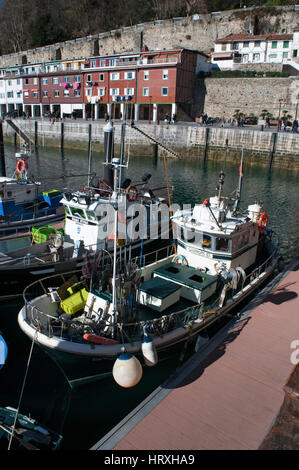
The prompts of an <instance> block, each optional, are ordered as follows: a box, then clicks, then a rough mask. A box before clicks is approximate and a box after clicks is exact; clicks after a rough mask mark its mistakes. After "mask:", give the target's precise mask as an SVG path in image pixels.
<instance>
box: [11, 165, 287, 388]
mask: <svg viewBox="0 0 299 470" xmlns="http://www.w3.org/2000/svg"><path fill="white" fill-rule="evenodd" d="M115 171H118V164H117V162H116V163H115ZM241 181H242V176H241V175H240V178H239V185H238V188H237V190H236V192H235V195H234V197H224V196H223V194H222V192H223V191H222V189H223V188H222V186H223V184H224V172H223V171H222V172H220V174H219V186H218V188H217V193H216V195H215V196H213V197H208V198H206V199H205V200H204V201H203V202H202V203H199V204H196V205H195V206H194V207H193V209H192V210H190V209H188V210H186V209H184V208H183V209H179V210H177V211H175V213H174V214H173V215H172V216H171V220H172V224H173V231H174V238H175V239H176V244H175V245H174V246H172V247H167V248H160V249H158V250H156V251H155V252H153V253H149V254H147V255H145V256H143V257H142V263H140V258H138V257H137V258H133V257H131V258H128V259H125V258H124V257H122V256H121V253H119V252H118V251H117V245H116V242H115V240H114V257H113V258H112V259H111V262H110V263H108V262H107V263H106V264H105V265H103V266H102V268H101V270H96V269H91V270H90V271H89V272H87V271H86V270H85V271H83V272H82V275H80V272H78V273H76V274H75V273H74V272H72V273H69V274H68V275H64V276H63V278H62V277H58V276H56V277H55V276H54V277H53V276H52V277H48V278H45V279H43V280H41V281H40V282H39V283H33V284H32V285H30V286H28V287H27V288H26V289H25V291H24V295H23V296H24V302H25V304H24V306H23V308H22V309H21V310H20V312H19V315H18V321H19V325H20V327H21V329H22V330H23V332H24V333H25V334H26V335H28V336H29V337H30V338H32V339H33V338H35V341H36V342H37V343H38V344H39V345H40V346H41V347H42V348H44V349H45V350H46V351H47V352H48V353H49V354H50V356H51V357H52V358H53V359H54V360H55V361H56V363H57V364H58V365H59V367H60V368H61V370H62V371H63V372H64V374H65V376H66V377H67V379H68V381H69V383H70V384H71V386H75V385H76V384H79V383H82V382H84V381H87V380H92V378H101V377H106V376H107V374H108V375H110V376H112V375H113V377H114V379H115V380H116V382H117V383H118V384H119V385H120V386H122V387H131V386H134V385H136V384H137V383H138V382H139V381H140V379H141V376H142V370H143V369H142V367H143V366H154V365H155V364H157V362H158V361H159V360H162V358H163V357H165V356H166V355H169V354H170V353H171V352H172V351H173V350H174V349H177V348H185V347H186V345H188V346H189V345H192V344H193V346H194V347H195V348H196V349H198V348H199V347H200V343H201V342H202V341H205V340H206V338H207V335H208V331H209V328H210V327H211V325H212V324H214V323H215V322H217V321H218V320H220V319H222V318H223V317H224V316H226V315H228V314H233V313H234V312H237V311H238V306H240V304H241V303H243V302H244V301H246V300H247V299H248V298H249V296H251V295H253V293H254V292H256V290H257V289H258V288H260V287H261V286H262V285H263V284H264V283H265V282H266V281H267V280H268V279H269V277H270V276H271V275H272V274H273V272H274V270H275V268H276V266H277V263H278V260H279V242H278V239H277V236H276V235H275V233H274V232H273V231H272V230H271V229H270V228H269V227H268V216H267V213H266V211H265V210H264V209H263V206H262V203H261V202H254V204H251V205H249V206H248V207H247V208H246V209H244V210H242V209H241V208H240V194H241ZM117 225H118V217H117V210H116V211H115V230H117Z"/></svg>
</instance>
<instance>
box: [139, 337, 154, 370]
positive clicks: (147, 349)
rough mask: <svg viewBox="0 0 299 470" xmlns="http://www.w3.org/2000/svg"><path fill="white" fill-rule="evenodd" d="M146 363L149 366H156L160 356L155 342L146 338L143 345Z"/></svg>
mask: <svg viewBox="0 0 299 470" xmlns="http://www.w3.org/2000/svg"><path fill="white" fill-rule="evenodd" d="M141 350H142V354H143V357H144V362H145V364H146V365H147V366H155V365H156V364H157V362H158V354H157V350H156V348H155V345H154V343H153V340H152V339H150V338H149V337H148V336H145V337H144V339H143V341H142V343H141Z"/></svg>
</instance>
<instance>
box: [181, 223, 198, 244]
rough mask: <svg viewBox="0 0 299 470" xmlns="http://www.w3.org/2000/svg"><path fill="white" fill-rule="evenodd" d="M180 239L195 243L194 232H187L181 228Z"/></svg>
mask: <svg viewBox="0 0 299 470" xmlns="http://www.w3.org/2000/svg"><path fill="white" fill-rule="evenodd" d="M181 239H182V240H183V241H185V242H188V243H194V241H195V232H194V230H188V229H186V228H183V227H181Z"/></svg>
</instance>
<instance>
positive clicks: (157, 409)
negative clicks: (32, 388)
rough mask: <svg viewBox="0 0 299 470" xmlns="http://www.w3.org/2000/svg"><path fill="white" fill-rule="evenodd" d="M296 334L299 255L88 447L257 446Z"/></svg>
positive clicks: (279, 397) (279, 398)
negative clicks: (238, 313)
mask: <svg viewBox="0 0 299 470" xmlns="http://www.w3.org/2000/svg"><path fill="white" fill-rule="evenodd" d="M295 340H297V341H298V342H299V260H296V261H295V262H294V263H293V265H292V266H291V267H290V268H289V269H288V271H286V272H284V273H283V274H281V275H280V276H279V278H278V279H277V278H276V279H275V280H274V281H273V282H272V284H270V285H269V286H268V287H267V288H266V289H265V290H264V291H263V292H262V293H261V295H260V296H257V297H256V298H255V299H254V300H253V301H252V302H251V303H250V304H249V305H248V306H247V307H246V308H245V309H244V310H243V311H242V312H241V314H240V316H239V318H238V319H237V320H232V321H231V322H230V324H229V325H227V326H226V327H225V330H222V331H220V332H219V333H217V335H215V336H214V337H213V339H212V340H211V341H210V342H209V343H208V344H207V345H206V346H205V347H204V348H202V349H201V350H200V351H198V353H197V354H195V355H194V356H192V358H190V359H189V361H188V362H186V364H184V366H183V367H182V368H181V369H180V371H179V372H178V373H177V374H176V375H175V376H173V377H171V378H170V379H169V380H168V381H167V382H166V383H164V384H163V385H162V386H160V387H159V388H158V389H156V390H155V391H154V392H153V393H152V394H151V395H150V396H149V397H148V398H147V399H145V400H144V401H143V402H142V403H141V404H140V405H139V406H138V407H137V408H136V409H135V410H133V411H132V412H131V413H130V414H129V415H128V416H127V417H126V418H125V419H124V420H122V421H121V422H120V423H119V424H118V425H117V426H116V427H115V428H113V429H112V430H111V431H110V432H109V433H108V434H107V435H106V436H104V437H103V438H102V439H101V440H100V441H99V442H98V443H96V444H95V445H94V446H93V447H92V449H91V450H108V449H109V450H112V449H113V450H130V451H134V450H216V449H219V450H253V449H258V448H259V447H260V446H261V444H262V442H263V440H264V438H265V436H266V435H267V433H268V432H269V430H270V429H271V426H272V424H273V423H274V421H275V418H276V416H277V415H278V413H279V410H280V407H281V405H282V403H283V399H284V390H283V387H284V384H285V383H286V381H287V379H288V376H289V375H290V373H291V372H292V370H293V368H294V363H292V361H291V355H292V353H293V356H292V357H294V356H296V357H297V358H298V357H299V352H298V354H297V355H295V354H294V352H295V350H294V343H293V342H294V341H295ZM292 343H293V346H292ZM297 344H298V343H297ZM292 347H293V349H292ZM298 349H299V346H298V345H297V350H298Z"/></svg>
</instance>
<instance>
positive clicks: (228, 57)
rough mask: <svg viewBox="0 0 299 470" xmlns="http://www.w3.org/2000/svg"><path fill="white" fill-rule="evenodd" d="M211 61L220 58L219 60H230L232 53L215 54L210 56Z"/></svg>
mask: <svg viewBox="0 0 299 470" xmlns="http://www.w3.org/2000/svg"><path fill="white" fill-rule="evenodd" d="M212 57H213V59H216V58H221V59H232V57H233V53H232V52H216V53H215V54H212Z"/></svg>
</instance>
